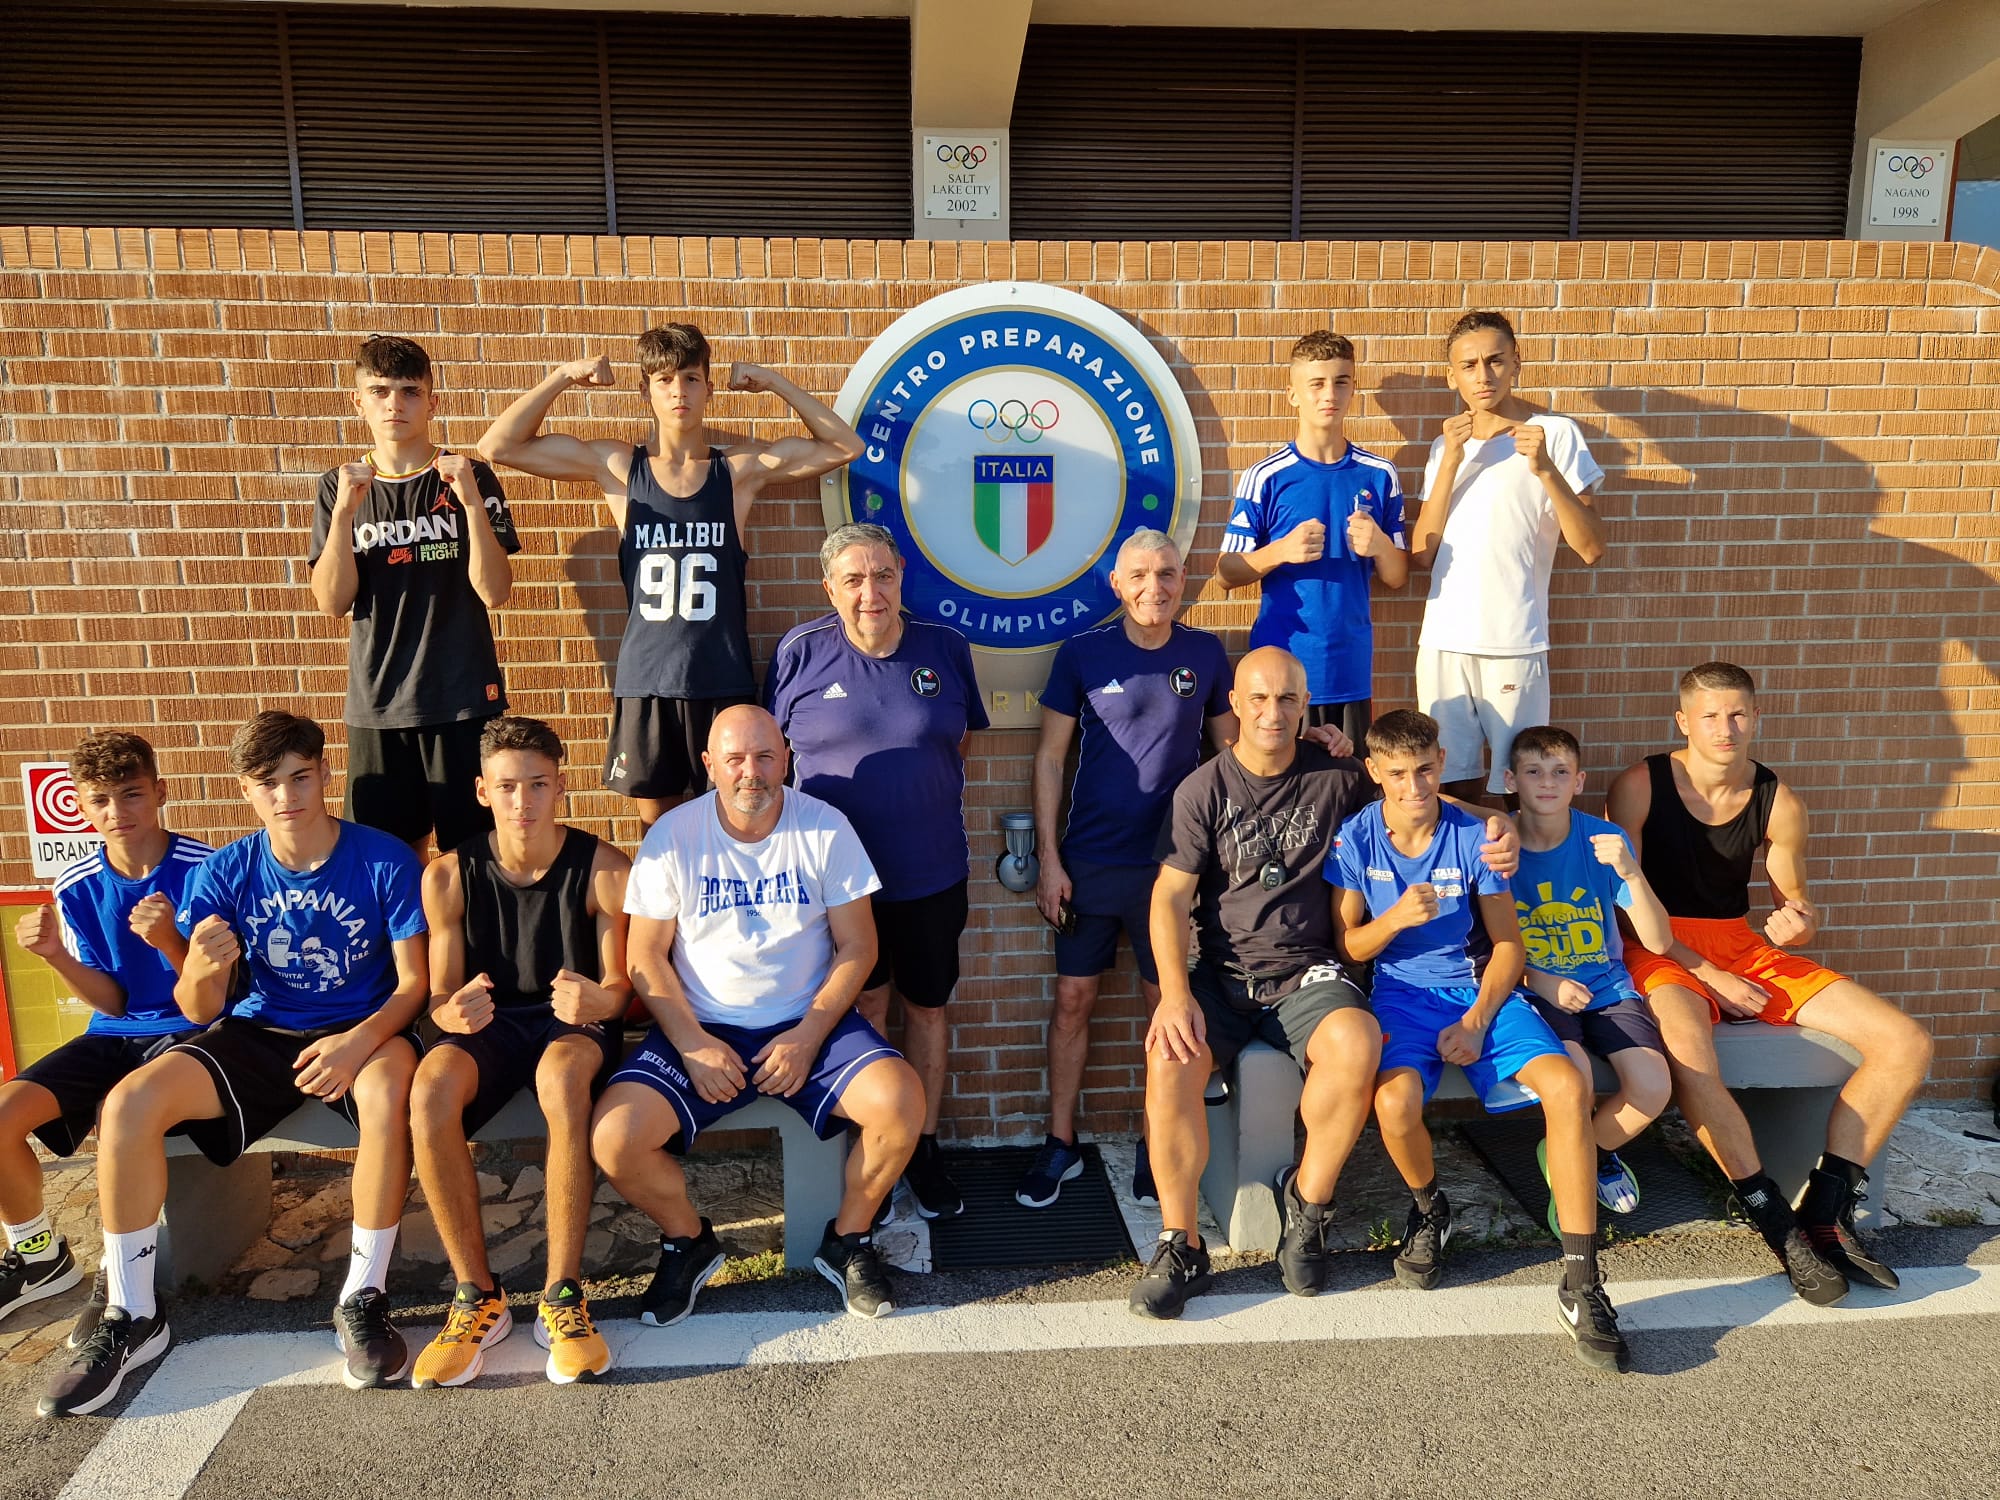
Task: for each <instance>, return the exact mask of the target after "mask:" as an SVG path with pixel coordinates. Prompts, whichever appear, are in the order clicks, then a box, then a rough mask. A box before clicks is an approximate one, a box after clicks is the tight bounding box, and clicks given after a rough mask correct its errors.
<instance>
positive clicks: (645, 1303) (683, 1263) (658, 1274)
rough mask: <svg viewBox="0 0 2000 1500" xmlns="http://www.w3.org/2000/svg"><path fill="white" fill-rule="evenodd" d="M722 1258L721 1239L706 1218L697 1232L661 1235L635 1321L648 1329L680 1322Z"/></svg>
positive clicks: (724, 1258)
mask: <svg viewBox="0 0 2000 1500" xmlns="http://www.w3.org/2000/svg"><path fill="white" fill-rule="evenodd" d="M726 1259H728V1257H727V1256H725V1255H724V1254H723V1253H722V1241H721V1240H718V1239H717V1238H716V1237H715V1228H714V1226H713V1225H711V1224H710V1223H709V1222H708V1220H706V1219H703V1220H702V1221H701V1233H700V1234H697V1235H694V1236H692V1237H683V1238H680V1239H669V1238H667V1237H666V1236H664V1235H663V1236H661V1238H660V1263H659V1265H658V1266H656V1267H655V1268H654V1270H653V1279H652V1280H651V1281H649V1282H647V1283H646V1290H645V1293H644V1295H642V1296H641V1297H640V1298H639V1321H640V1322H641V1323H644V1324H646V1325H647V1326H648V1327H651V1328H666V1327H668V1326H670V1325H671V1324H674V1323H678V1322H680V1320H681V1319H682V1318H685V1317H686V1316H687V1315H688V1314H689V1313H691V1312H693V1311H694V1299H695V1298H696V1297H697V1296H699V1295H700V1294H701V1289H702V1288H703V1287H705V1286H707V1285H708V1278H709V1277H711V1276H713V1275H714V1274H715V1273H716V1272H717V1271H720V1270H721V1269H722V1263H723V1262H724V1261H725V1260H726Z"/></svg>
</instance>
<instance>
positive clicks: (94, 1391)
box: [35, 1307, 174, 1417]
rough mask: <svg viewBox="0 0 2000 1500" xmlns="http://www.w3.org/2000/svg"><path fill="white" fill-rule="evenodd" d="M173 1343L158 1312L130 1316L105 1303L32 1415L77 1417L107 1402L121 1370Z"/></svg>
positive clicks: (121, 1378) (115, 1389) (120, 1382)
mask: <svg viewBox="0 0 2000 1500" xmlns="http://www.w3.org/2000/svg"><path fill="white" fill-rule="evenodd" d="M173 1341H174V1335H173V1330H172V1329H170V1328H168V1327H167V1320H166V1318H165V1317H164V1316H162V1315H159V1314H155V1315H154V1316H153V1317H150V1318H135V1317H133V1316H132V1315H131V1314H130V1313H128V1312H126V1311H125V1309H124V1308H122V1307H107V1308H106V1309H105V1310H104V1316H103V1317H101V1318H99V1319H98V1320H97V1327H96V1328H94V1329H92V1330H91V1334H90V1337H89V1338H87V1339H85V1340H84V1341H83V1345H82V1347H81V1348H79V1349H78V1350H77V1351H76V1354H75V1356H74V1357H73V1358H72V1359H71V1360H70V1362H69V1363H68V1364H66V1365H64V1366H63V1367H62V1369H61V1370H59V1371H58V1372H57V1373H56V1377H55V1379H53V1380H51V1381H50V1382H49V1388H48V1390H47V1391H46V1392H44V1393H43V1396H42V1399H41V1400H40V1401H39V1402H37V1403H36V1405H35V1415H37V1416H41V1417H80V1416H83V1415H84V1414H85V1413H87V1412H93V1411H96V1410H97V1409H98V1408H100V1407H103V1406H108V1405H110V1403H111V1402H112V1401H113V1400H114V1399H116V1397H117V1395H118V1388H119V1386H121V1385H123V1384H124V1383H125V1372H126V1371H127V1370H136V1369H137V1368H138V1367H139V1366H140V1365H143V1364H146V1363H147V1362H149V1361H151V1360H155V1359H158V1358H159V1357H160V1356H161V1355H162V1354H164V1353H166V1352H167V1346H168V1345H169V1344H171V1343H173Z"/></svg>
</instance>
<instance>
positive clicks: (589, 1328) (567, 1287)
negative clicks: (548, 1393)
mask: <svg viewBox="0 0 2000 1500" xmlns="http://www.w3.org/2000/svg"><path fill="white" fill-rule="evenodd" d="M535 1342H536V1343H537V1344H539V1345H541V1346H542V1348H544V1349H546V1350H548V1351H549V1362H548V1363H547V1364H546V1365H545V1366H543V1372H544V1373H545V1374H546V1375H547V1376H548V1377H549V1379H550V1380H551V1381H553V1382H555V1384H557V1385H575V1384H577V1383H578V1382H579V1381H581V1382H583V1383H584V1384H586V1385H588V1384H589V1383H591V1382H592V1381H594V1380H596V1379H597V1377H598V1376H600V1375H602V1374H603V1373H604V1372H605V1371H606V1370H608V1369H610V1368H611V1346H610V1345H609V1344H607V1343H605V1342H604V1335H603V1334H601V1333H599V1332H598V1331H597V1325H596V1324H595V1323H594V1322H592V1321H591V1318H590V1304H589V1303H588V1302H586V1301H585V1300H584V1296H583V1288H582V1287H580V1286H578V1285H577V1284H576V1283H575V1282H574V1281H569V1280H563V1281H558V1282H557V1283H556V1284H555V1296H553V1297H550V1296H548V1295H547V1294H546V1293H544V1294H543V1296H542V1305H541V1309H540V1315H539V1316H538V1317H537V1318H536V1319H535Z"/></svg>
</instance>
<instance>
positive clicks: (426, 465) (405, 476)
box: [361, 448, 444, 479]
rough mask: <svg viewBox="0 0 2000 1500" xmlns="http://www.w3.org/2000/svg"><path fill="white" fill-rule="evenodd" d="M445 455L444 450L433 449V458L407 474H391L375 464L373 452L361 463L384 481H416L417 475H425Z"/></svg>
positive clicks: (366, 455) (364, 457)
mask: <svg viewBox="0 0 2000 1500" xmlns="http://www.w3.org/2000/svg"><path fill="white" fill-rule="evenodd" d="M443 453H444V449H442V448H433V449H431V456H430V457H429V458H427V459H425V460H424V461H423V462H422V463H420V464H418V465H417V466H416V467H415V468H414V469H411V470H410V471H409V472H408V473H406V474H391V473H389V472H387V471H386V470H384V469H383V468H382V467H381V466H380V465H378V464H377V463H376V462H375V455H374V453H373V452H370V453H367V454H365V455H364V456H363V457H362V460H361V461H362V462H363V463H365V464H367V465H368V467H369V468H371V469H373V470H375V472H376V474H377V475H378V476H380V477H381V478H383V479H414V478H416V477H417V475H419V474H421V473H423V472H424V470H426V469H428V468H431V467H433V466H434V465H435V464H436V463H437V461H438V459H439V457H441V456H442V455H443Z"/></svg>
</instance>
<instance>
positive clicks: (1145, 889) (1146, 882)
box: [1056, 860, 1160, 984]
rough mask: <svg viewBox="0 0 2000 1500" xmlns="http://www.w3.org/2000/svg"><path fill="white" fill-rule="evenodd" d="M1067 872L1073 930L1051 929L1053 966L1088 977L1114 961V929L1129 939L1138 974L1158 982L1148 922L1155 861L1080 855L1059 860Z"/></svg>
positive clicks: (1156, 868) (1073, 975)
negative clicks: (1110, 861)
mask: <svg viewBox="0 0 2000 1500" xmlns="http://www.w3.org/2000/svg"><path fill="white" fill-rule="evenodd" d="M1063 868H1064V869H1065V870H1067V871H1068V872H1069V883H1070V897H1069V907H1070V910H1071V911H1073V912H1074V913H1076V929H1075V931H1073V932H1069V933H1063V932H1061V931H1058V932H1057V933H1056V972H1057V973H1058V974H1061V975H1064V976H1066V977H1068V978H1071V979H1090V978H1095V977H1096V976H1097V975H1099V974H1102V973H1103V972H1104V971H1105V970H1106V969H1108V968H1110V967H1111V966H1112V965H1113V964H1115V963H1116V962H1118V934H1119V932H1120V931H1121V930H1122V931H1123V932H1124V934H1125V940H1126V941H1127V942H1128V943H1130V944H1131V945H1132V960H1133V962H1134V963H1136V964H1138V966H1139V977H1140V978H1142V979H1144V980H1145V981H1146V983H1148V984H1158V983H1159V982H1160V970H1159V966H1158V965H1157V964H1155V963H1154V962H1153V939H1152V936H1151V930H1150V927H1149V925H1148V924H1149V923H1150V921H1151V918H1152V911H1153V881H1154V879H1155V877H1157V876H1158V875H1159V873H1160V867H1159V866H1158V865H1094V864H1091V863H1089V862H1087V861H1085V860H1077V861H1075V862H1073V863H1072V862H1065V863H1064V865H1063Z"/></svg>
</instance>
